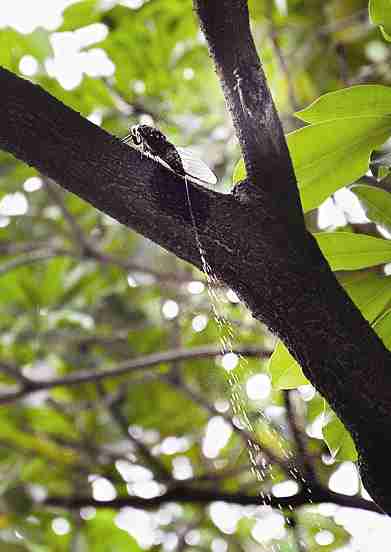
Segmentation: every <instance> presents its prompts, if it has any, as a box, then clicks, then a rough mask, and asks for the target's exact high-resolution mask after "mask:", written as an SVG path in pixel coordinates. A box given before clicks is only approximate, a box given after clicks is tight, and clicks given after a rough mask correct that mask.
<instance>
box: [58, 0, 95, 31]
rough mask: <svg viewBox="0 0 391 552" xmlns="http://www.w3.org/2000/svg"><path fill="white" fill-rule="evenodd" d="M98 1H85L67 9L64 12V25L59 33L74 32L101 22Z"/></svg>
mask: <svg viewBox="0 0 391 552" xmlns="http://www.w3.org/2000/svg"><path fill="white" fill-rule="evenodd" d="M99 15H100V14H99V11H98V8H97V1H96V0H83V1H82V2H77V3H75V4H72V5H71V6H69V7H68V8H66V9H65V10H64V12H63V24H62V25H61V27H60V29H59V31H60V32H64V31H74V30H76V29H80V27H85V26H86V25H91V23H95V22H96V21H99Z"/></svg>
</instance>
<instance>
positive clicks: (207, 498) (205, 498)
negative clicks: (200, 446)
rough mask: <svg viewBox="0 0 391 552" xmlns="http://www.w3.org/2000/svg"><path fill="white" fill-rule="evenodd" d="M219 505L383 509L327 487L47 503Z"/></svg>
mask: <svg viewBox="0 0 391 552" xmlns="http://www.w3.org/2000/svg"><path fill="white" fill-rule="evenodd" d="M215 501H223V502H227V503H228V504H240V505H242V506H251V505H259V506H261V505H268V506H272V507H275V508H279V509H284V508H289V509H295V508H298V507H300V506H305V505H309V504H319V503H322V502H331V503H333V504H338V505H339V506H346V507H349V508H360V509H362V510H367V511H370V512H377V513H381V512H380V511H379V508H378V507H377V506H376V504H375V503H374V502H371V501H369V500H365V499H364V498H361V497H359V496H347V495H343V494H339V493H334V492H333V491H329V490H328V489H325V488H323V487H318V488H314V489H313V491H312V493H311V495H310V499H309V495H308V493H306V492H301V493H298V494H296V495H294V496H291V497H279V498H277V497H273V496H270V497H269V496H264V497H262V496H256V495H249V494H245V493H240V492H238V493H228V492H223V491H216V490H208V489H197V488H192V487H186V486H184V485H181V486H180V485H178V486H177V487H175V488H174V489H171V490H168V491H167V492H165V493H163V494H162V495H160V496H156V497H155V498H141V497H138V496H124V497H117V498H115V499H113V500H109V501H105V502H101V501H98V500H95V499H94V498H92V497H90V496H68V497H66V496H49V497H48V498H46V499H45V500H44V502H43V504H44V505H45V506H51V507H56V508H65V509H76V508H83V507H85V506H93V507H95V508H114V509H120V508H124V507H125V506H131V507H133V508H142V509H143V510H149V509H155V508H158V507H159V506H161V505H162V504H166V503H167V502H179V503H181V504H186V503H198V504H209V503H211V502H215Z"/></svg>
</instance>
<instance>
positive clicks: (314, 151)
mask: <svg viewBox="0 0 391 552" xmlns="http://www.w3.org/2000/svg"><path fill="white" fill-rule="evenodd" d="M390 134H391V116H382V117H379V116H365V117H346V118H343V119H334V120H330V121H325V122H322V123H318V124H314V125H309V126H306V127H304V128H301V129H299V130H296V131H294V132H291V133H290V134H288V136H287V142H288V147H289V151H290V154H291V157H292V161H293V165H294V169H295V174H296V178H297V181H298V186H299V192H300V197H301V202H302V205H303V210H304V212H307V211H309V210H311V209H315V208H316V207H318V206H319V205H320V204H321V203H323V201H324V200H325V199H327V198H328V197H329V196H330V195H331V194H333V193H334V192H336V191H337V190H338V189H339V188H342V187H343V186H346V185H349V184H352V183H353V182H355V181H356V180H357V179H358V178H360V176H362V175H363V174H365V173H366V171H367V170H368V164H369V157H370V154H371V152H372V150H373V149H375V148H376V147H379V146H380V145H381V144H383V143H384V142H385V141H386V140H387V138H388V137H389V136H390Z"/></svg>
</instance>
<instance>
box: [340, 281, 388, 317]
mask: <svg viewBox="0 0 391 552" xmlns="http://www.w3.org/2000/svg"><path fill="white" fill-rule="evenodd" d="M342 285H343V287H344V289H345V291H346V292H347V293H348V294H349V296H350V298H351V299H352V301H353V302H354V304H355V305H356V306H357V308H359V309H360V311H361V312H362V314H363V316H364V317H365V318H366V319H367V320H368V322H370V323H372V322H373V321H374V320H375V319H376V318H377V317H378V316H379V315H380V314H381V313H382V312H383V310H384V309H385V307H386V306H387V305H388V304H389V302H390V300H391V278H390V277H389V276H383V275H381V274H374V273H372V272H371V273H369V274H359V275H355V277H354V278H353V279H349V280H348V281H345V282H343V283H342Z"/></svg>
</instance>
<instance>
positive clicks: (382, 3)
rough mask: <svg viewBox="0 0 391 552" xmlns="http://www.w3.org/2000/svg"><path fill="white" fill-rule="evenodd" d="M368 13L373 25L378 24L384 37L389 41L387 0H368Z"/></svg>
mask: <svg viewBox="0 0 391 552" xmlns="http://www.w3.org/2000/svg"><path fill="white" fill-rule="evenodd" d="M369 15H370V17H371V19H372V22H373V23H374V24H375V25H380V28H381V30H382V32H383V36H384V38H385V39H386V40H388V41H391V6H390V2H389V0H369Z"/></svg>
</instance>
